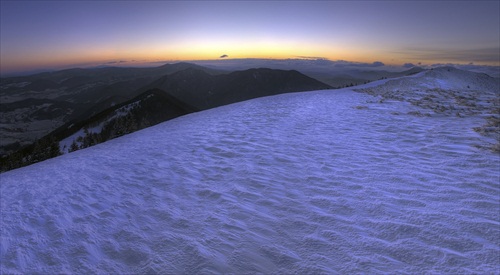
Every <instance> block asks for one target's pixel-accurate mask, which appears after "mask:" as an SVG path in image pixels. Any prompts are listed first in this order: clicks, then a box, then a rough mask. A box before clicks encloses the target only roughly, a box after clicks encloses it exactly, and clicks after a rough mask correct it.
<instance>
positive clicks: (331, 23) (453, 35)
mask: <svg viewBox="0 0 500 275" xmlns="http://www.w3.org/2000/svg"><path fill="white" fill-rule="evenodd" d="M499 3H500V1H414V2H412V1H321V2H311V1H307V2H300V1H293V2H285V1H276V2H272V1H258V2H256V1H250V2H242V1H222V2H192V1H169V2H162V1H150V2H149V1H124V2H121V1H102V2H97V1H81V2H80V1H1V9H0V12H1V14H0V15H1V16H0V18H1V19H0V57H1V59H0V60H1V64H0V65H1V66H0V70H1V72H2V73H9V72H13V71H22V70H33V69H38V68H62V67H70V66H84V65H87V64H88V65H91V64H94V65H95V64H103V63H106V62H113V61H119V60H124V61H129V62H130V61H132V60H135V62H154V61H159V60H172V61H174V60H199V59H217V58H219V56H221V55H223V54H227V55H228V56H229V58H277V59H278V58H295V57H297V56H314V57H322V58H328V59H331V60H349V61H357V62H373V61H382V62H384V63H386V64H395V65H396V64H404V63H407V62H412V63H418V62H422V63H424V64H432V63H460V64H467V63H470V62H473V63H474V64H484V65H495V66H499V65H500V61H499V55H500V54H499V52H500V27H499V26H500V18H499V17H500V16H499V10H500V4H499Z"/></svg>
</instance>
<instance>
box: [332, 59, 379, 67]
mask: <svg viewBox="0 0 500 275" xmlns="http://www.w3.org/2000/svg"><path fill="white" fill-rule="evenodd" d="M333 63H334V66H335V67H342V68H343V67H354V68H375V67H383V66H385V64H384V63H383V62H380V61H375V62H373V63H362V62H350V61H345V60H337V61H333Z"/></svg>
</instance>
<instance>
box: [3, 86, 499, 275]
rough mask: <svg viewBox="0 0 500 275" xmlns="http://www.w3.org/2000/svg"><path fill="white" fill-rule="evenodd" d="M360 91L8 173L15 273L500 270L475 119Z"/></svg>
mask: <svg viewBox="0 0 500 275" xmlns="http://www.w3.org/2000/svg"><path fill="white" fill-rule="evenodd" d="M421 110H422V107H420V106H417V105H411V104H408V103H407V102H400V101H385V102H381V103H379V102H378V101H377V100H376V98H374V97H373V96H371V95H367V94H363V93H355V92H353V91H351V90H347V89H344V90H325V91H317V92H308V93H297V94H286V95H280V96H273V97H266V98H260V99H255V100H250V101H245V102H241V103H236V104H232V105H227V106H223V107H220V108H215V109H211V110H207V111H203V112H198V113H194V114H190V115H186V116H183V117H180V118H177V119H174V120H171V121H168V122H165V123H162V124H159V125H156V126H154V127H150V128H147V129H145V130H141V131H139V132H135V133H133V134H130V135H127V136H123V137H121V138H117V139H114V140H111V141H108V142H106V143H102V144H99V145H96V146H94V147H91V148H88V149H84V150H80V151H77V152H74V153H71V154H66V155H63V156H60V157H57V158H54V159H51V160H48V161H44V162H41V163H38V164H35V165H31V166H28V167H25V168H21V169H17V170H13V171H9V172H6V173H4V174H1V175H0V192H1V193H0V194H1V221H0V222H1V223H0V228H1V229H2V230H1V236H0V237H1V246H0V249H1V250H0V257H1V258H0V272H1V273H82V274H84V273H115V274H117V273H119V274H124V273H128V274H130V273H133V274H140V273H143V274H154V273H174V274H179V273H186V274H195V273H203V274H205V273H235V274H240V273H266V274H269V273H282V274H289V273H299V274H306V273H315V274H319V273H329V274H331V273H343V274H348V273H372V274H373V273H394V272H398V273H399V272H400V273H441V274H442V273H448V274H452V273H454V274H458V273H496V272H497V271H498V266H499V265H500V260H499V259H500V257H499V256H500V239H499V237H498V236H499V234H500V217H499V212H498V209H499V207H500V202H499V201H498V194H499V192H500V186H499V185H500V183H499V174H498V166H499V164H500V162H499V161H500V160H499V157H498V155H497V154H494V153H492V152H490V151H488V150H483V149H479V148H477V145H481V144H483V143H484V142H487V141H488V140H486V138H485V137H483V136H480V135H478V134H477V133H476V132H474V131H473V130H472V129H471V128H472V126H473V125H475V124H476V123H477V120H478V118H476V117H473V116H467V117H460V118H459V117H456V116H415V115H412V114H411V113H412V112H417V111H421Z"/></svg>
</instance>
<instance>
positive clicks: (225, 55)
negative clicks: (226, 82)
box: [219, 54, 229, 58]
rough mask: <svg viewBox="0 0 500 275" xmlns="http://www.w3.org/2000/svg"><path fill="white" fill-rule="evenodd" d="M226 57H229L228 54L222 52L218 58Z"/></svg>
mask: <svg viewBox="0 0 500 275" xmlns="http://www.w3.org/2000/svg"><path fill="white" fill-rule="evenodd" d="M226 57H229V56H228V55H227V54H223V55H221V56H220V57H219V58H226Z"/></svg>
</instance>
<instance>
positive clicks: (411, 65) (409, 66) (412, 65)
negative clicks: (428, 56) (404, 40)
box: [403, 63, 415, 68]
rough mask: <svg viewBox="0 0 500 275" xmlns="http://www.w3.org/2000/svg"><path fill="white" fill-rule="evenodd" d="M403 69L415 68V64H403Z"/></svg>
mask: <svg viewBox="0 0 500 275" xmlns="http://www.w3.org/2000/svg"><path fill="white" fill-rule="evenodd" d="M403 67H405V68H413V67H415V64H413V63H405V64H404V65H403Z"/></svg>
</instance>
